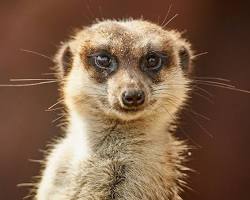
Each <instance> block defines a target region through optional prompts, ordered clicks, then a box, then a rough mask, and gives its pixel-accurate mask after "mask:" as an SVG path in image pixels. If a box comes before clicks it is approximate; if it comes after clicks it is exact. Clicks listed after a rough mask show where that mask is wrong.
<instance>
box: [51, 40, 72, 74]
mask: <svg viewBox="0 0 250 200" xmlns="http://www.w3.org/2000/svg"><path fill="white" fill-rule="evenodd" d="M55 63H56V67H55V68H56V71H57V73H58V77H60V78H63V77H65V76H66V75H67V74H68V73H69V72H70V70H71V68H72V64H73V53H72V50H71V48H70V45H69V44H68V43H64V44H63V45H62V46H61V48H60V49H59V51H58V53H57V54H56V56H55Z"/></svg>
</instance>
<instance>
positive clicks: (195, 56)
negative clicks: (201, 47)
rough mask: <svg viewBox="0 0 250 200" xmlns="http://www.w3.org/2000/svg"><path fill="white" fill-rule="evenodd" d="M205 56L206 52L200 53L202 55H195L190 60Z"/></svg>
mask: <svg viewBox="0 0 250 200" xmlns="http://www.w3.org/2000/svg"><path fill="white" fill-rule="evenodd" d="M207 54H208V52H207V51H206V52H202V53H198V54H195V55H193V56H192V57H191V58H192V59H195V58H197V57H199V56H203V55H207Z"/></svg>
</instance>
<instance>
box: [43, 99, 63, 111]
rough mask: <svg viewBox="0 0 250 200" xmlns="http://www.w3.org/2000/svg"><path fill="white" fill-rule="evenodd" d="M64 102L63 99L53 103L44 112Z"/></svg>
mask: <svg viewBox="0 0 250 200" xmlns="http://www.w3.org/2000/svg"><path fill="white" fill-rule="evenodd" d="M63 101H64V100H63V99H59V100H58V101H57V102H56V103H54V104H53V105H52V106H50V107H49V108H47V109H46V110H51V109H52V108H54V107H55V106H56V105H58V104H60V103H62V102H63Z"/></svg>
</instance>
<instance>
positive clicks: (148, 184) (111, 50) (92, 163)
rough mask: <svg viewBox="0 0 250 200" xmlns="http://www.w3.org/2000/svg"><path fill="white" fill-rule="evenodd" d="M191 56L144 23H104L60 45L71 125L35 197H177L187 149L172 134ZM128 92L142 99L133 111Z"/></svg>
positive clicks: (183, 44) (177, 40) (178, 39)
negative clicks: (138, 92) (125, 97)
mask: <svg viewBox="0 0 250 200" xmlns="http://www.w3.org/2000/svg"><path fill="white" fill-rule="evenodd" d="M192 55H193V53H192V50H191V45H190V43H189V42H187V40H186V39H184V38H183V37H182V36H181V34H180V33H179V32H177V31H173V30H164V29H163V28H162V27H160V26H158V25H156V24H153V23H151V22H148V21H144V20H125V21H115V20H105V21H102V22H98V23H96V24H93V25H91V26H89V27H84V28H83V29H82V30H80V31H78V32H77V33H76V34H75V35H73V36H72V38H71V39H70V40H69V41H67V42H65V43H63V44H62V46H61V48H60V49H59V51H58V54H57V56H56V57H55V61H56V71H57V74H58V75H57V77H58V79H59V80H61V81H62V84H61V91H62V96H63V99H64V103H65V105H66V107H67V109H68V121H69V125H68V127H67V131H66V132H67V134H66V136H65V138H63V139H62V140H61V141H60V142H59V143H58V144H56V145H55V146H54V149H53V151H52V153H51V154H50V155H49V156H48V159H47V163H46V167H45V170H44V172H43V176H42V180H41V182H40V184H39V187H38V188H39V189H38V191H37V196H36V199H38V200H45V199H46V200H48V199H50V200H54V199H61V200H69V199H72V200H73V199H77V200H85V199H88V200H92V199H93V200H94V199H96V200H97V199H100V200H101V199H117V200H118V199H120V200H125V199H126V200H139V199H144V200H158V199H162V200H170V199H171V200H180V199H181V197H180V191H181V186H182V185H184V178H185V170H187V168H185V167H184V166H183V165H182V163H183V162H184V161H185V157H186V156H185V154H186V151H187V146H186V145H185V144H184V142H181V141H179V140H177V139H176V138H175V136H174V135H173V133H172V132H171V131H170V129H173V130H174V129H175V127H173V125H172V124H173V123H176V120H177V114H176V113H177V112H178V111H179V110H180V109H181V107H182V106H183V105H184V104H185V102H186V100H187V99H188V94H189V90H190V87H189V83H190V82H191V79H190V78H189V74H190V71H191V64H192ZM132 90H133V91H134V90H136V91H142V92H143V102H142V103H140V105H139V104H138V105H137V104H136V106H134V105H133V106H132V107H131V106H128V105H126V103H125V100H124V93H125V94H126V92H128V91H132ZM140 98H141V96H140ZM130 99H131V98H130ZM128 100H129V99H128ZM126 101H127V99H126Z"/></svg>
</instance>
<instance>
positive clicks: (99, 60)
mask: <svg viewBox="0 0 250 200" xmlns="http://www.w3.org/2000/svg"><path fill="white" fill-rule="evenodd" d="M191 58H192V51H191V49H190V44H189V43H188V42H187V41H186V40H185V39H183V38H182V37H181V34H179V33H178V32H176V31H169V30H164V29H163V28H161V27H160V26H158V25H156V24H153V23H150V22H147V21H143V20H130V21H103V22H99V23H96V24H94V25H92V26H90V27H85V28H83V29H82V30H80V31H78V32H77V34H76V35H75V36H73V37H72V39H71V40H69V41H68V42H66V43H64V44H63V45H62V47H61V48H60V50H59V53H58V54H57V56H56V63H57V71H58V77H59V79H61V80H62V83H63V84H62V91H63V95H64V98H65V102H66V105H67V107H68V108H69V110H74V111H77V112H78V113H81V114H86V113H88V114H91V113H92V114H95V115H100V114H104V115H106V116H108V117H110V118H119V119H121V120H126V121H129V120H134V119H139V118H143V117H146V116H149V115H154V114H159V113H165V114H166V115H169V114H174V113H175V112H176V111H177V110H178V108H179V107H180V106H181V105H183V103H184V102H185V100H186V98H187V92H188V90H189V87H188V85H189V82H190V80H189V78H188V73H189V71H190V66H191Z"/></svg>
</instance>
